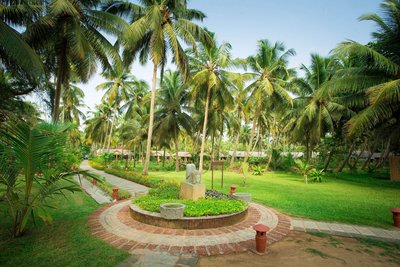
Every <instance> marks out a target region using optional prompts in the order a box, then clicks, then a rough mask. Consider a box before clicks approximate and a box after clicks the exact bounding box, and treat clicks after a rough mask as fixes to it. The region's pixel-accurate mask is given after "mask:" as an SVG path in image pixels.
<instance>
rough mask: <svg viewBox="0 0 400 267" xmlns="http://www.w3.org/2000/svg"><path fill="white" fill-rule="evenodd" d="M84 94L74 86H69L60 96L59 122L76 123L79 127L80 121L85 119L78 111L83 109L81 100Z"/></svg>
mask: <svg viewBox="0 0 400 267" xmlns="http://www.w3.org/2000/svg"><path fill="white" fill-rule="evenodd" d="M84 97H85V93H84V92H83V90H82V89H81V88H79V87H78V86H76V85H73V84H69V85H68V86H67V87H66V88H65V90H64V91H63V94H62V103H61V113H60V116H61V122H62V123H64V122H76V123H77V124H78V125H80V119H81V118H82V119H83V120H85V119H86V116H85V114H84V113H83V112H82V111H81V110H80V109H79V108H82V107H85V104H84V103H83V99H84Z"/></svg>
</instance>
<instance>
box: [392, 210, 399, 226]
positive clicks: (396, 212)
mask: <svg viewBox="0 0 400 267" xmlns="http://www.w3.org/2000/svg"><path fill="white" fill-rule="evenodd" d="M391 211H392V213H393V225H394V226H396V227H399V228H400V208H394V209H392V210H391Z"/></svg>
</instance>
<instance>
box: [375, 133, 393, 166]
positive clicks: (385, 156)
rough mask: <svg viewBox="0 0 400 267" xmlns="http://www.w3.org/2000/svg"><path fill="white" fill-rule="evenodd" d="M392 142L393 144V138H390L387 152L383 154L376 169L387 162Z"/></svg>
mask: <svg viewBox="0 0 400 267" xmlns="http://www.w3.org/2000/svg"><path fill="white" fill-rule="evenodd" d="M390 142H391V138H389V140H388V142H387V144H386V148H385V151H384V152H383V154H382V153H381V158H380V159H379V161H378V162H377V164H376V165H375V168H376V169H378V168H380V167H381V166H382V165H383V162H385V160H386V158H387V157H388V156H389V152H390Z"/></svg>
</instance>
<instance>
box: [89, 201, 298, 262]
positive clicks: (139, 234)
mask: <svg viewBox="0 0 400 267" xmlns="http://www.w3.org/2000/svg"><path fill="white" fill-rule="evenodd" d="M129 203H130V201H129V200H128V201H121V202H118V203H116V204H114V205H106V206H104V207H101V208H100V209H98V210H97V211H95V212H94V213H93V214H92V215H91V216H90V218H89V225H90V227H91V229H92V233H93V235H95V236H97V237H99V238H101V239H103V240H104V241H106V242H108V243H110V244H111V245H113V246H115V247H117V248H120V249H123V250H126V251H128V252H130V253H135V251H136V250H137V249H147V250H153V251H168V252H169V253H181V254H193V253H195V254H198V255H205V256H210V255H221V254H230V253H239V252H244V251H247V250H252V249H254V246H255V242H254V236H255V231H254V230H253V228H252V227H253V226H254V225H255V224H258V223H262V224H265V225H267V226H269V227H270V231H269V232H268V233H267V235H268V243H269V244H272V243H274V242H276V241H279V240H281V239H282V238H283V237H284V236H285V235H286V234H287V233H288V232H289V231H290V220H289V218H288V217H286V216H284V215H282V214H280V213H278V212H276V211H274V210H273V209H270V208H267V207H265V206H262V205H260V204H256V203H251V204H250V206H249V210H248V216H247V218H246V219H245V220H243V221H242V222H240V223H238V224H235V225H232V226H226V227H219V228H211V229H199V230H184V229H171V228H163V227H157V226H153V225H149V224H144V223H140V222H138V221H135V220H134V219H133V218H132V217H131V216H130V211H129Z"/></svg>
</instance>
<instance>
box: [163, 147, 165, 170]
mask: <svg viewBox="0 0 400 267" xmlns="http://www.w3.org/2000/svg"><path fill="white" fill-rule="evenodd" d="M164 165H165V146H164V151H163V160H162V166H163V167H164Z"/></svg>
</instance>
